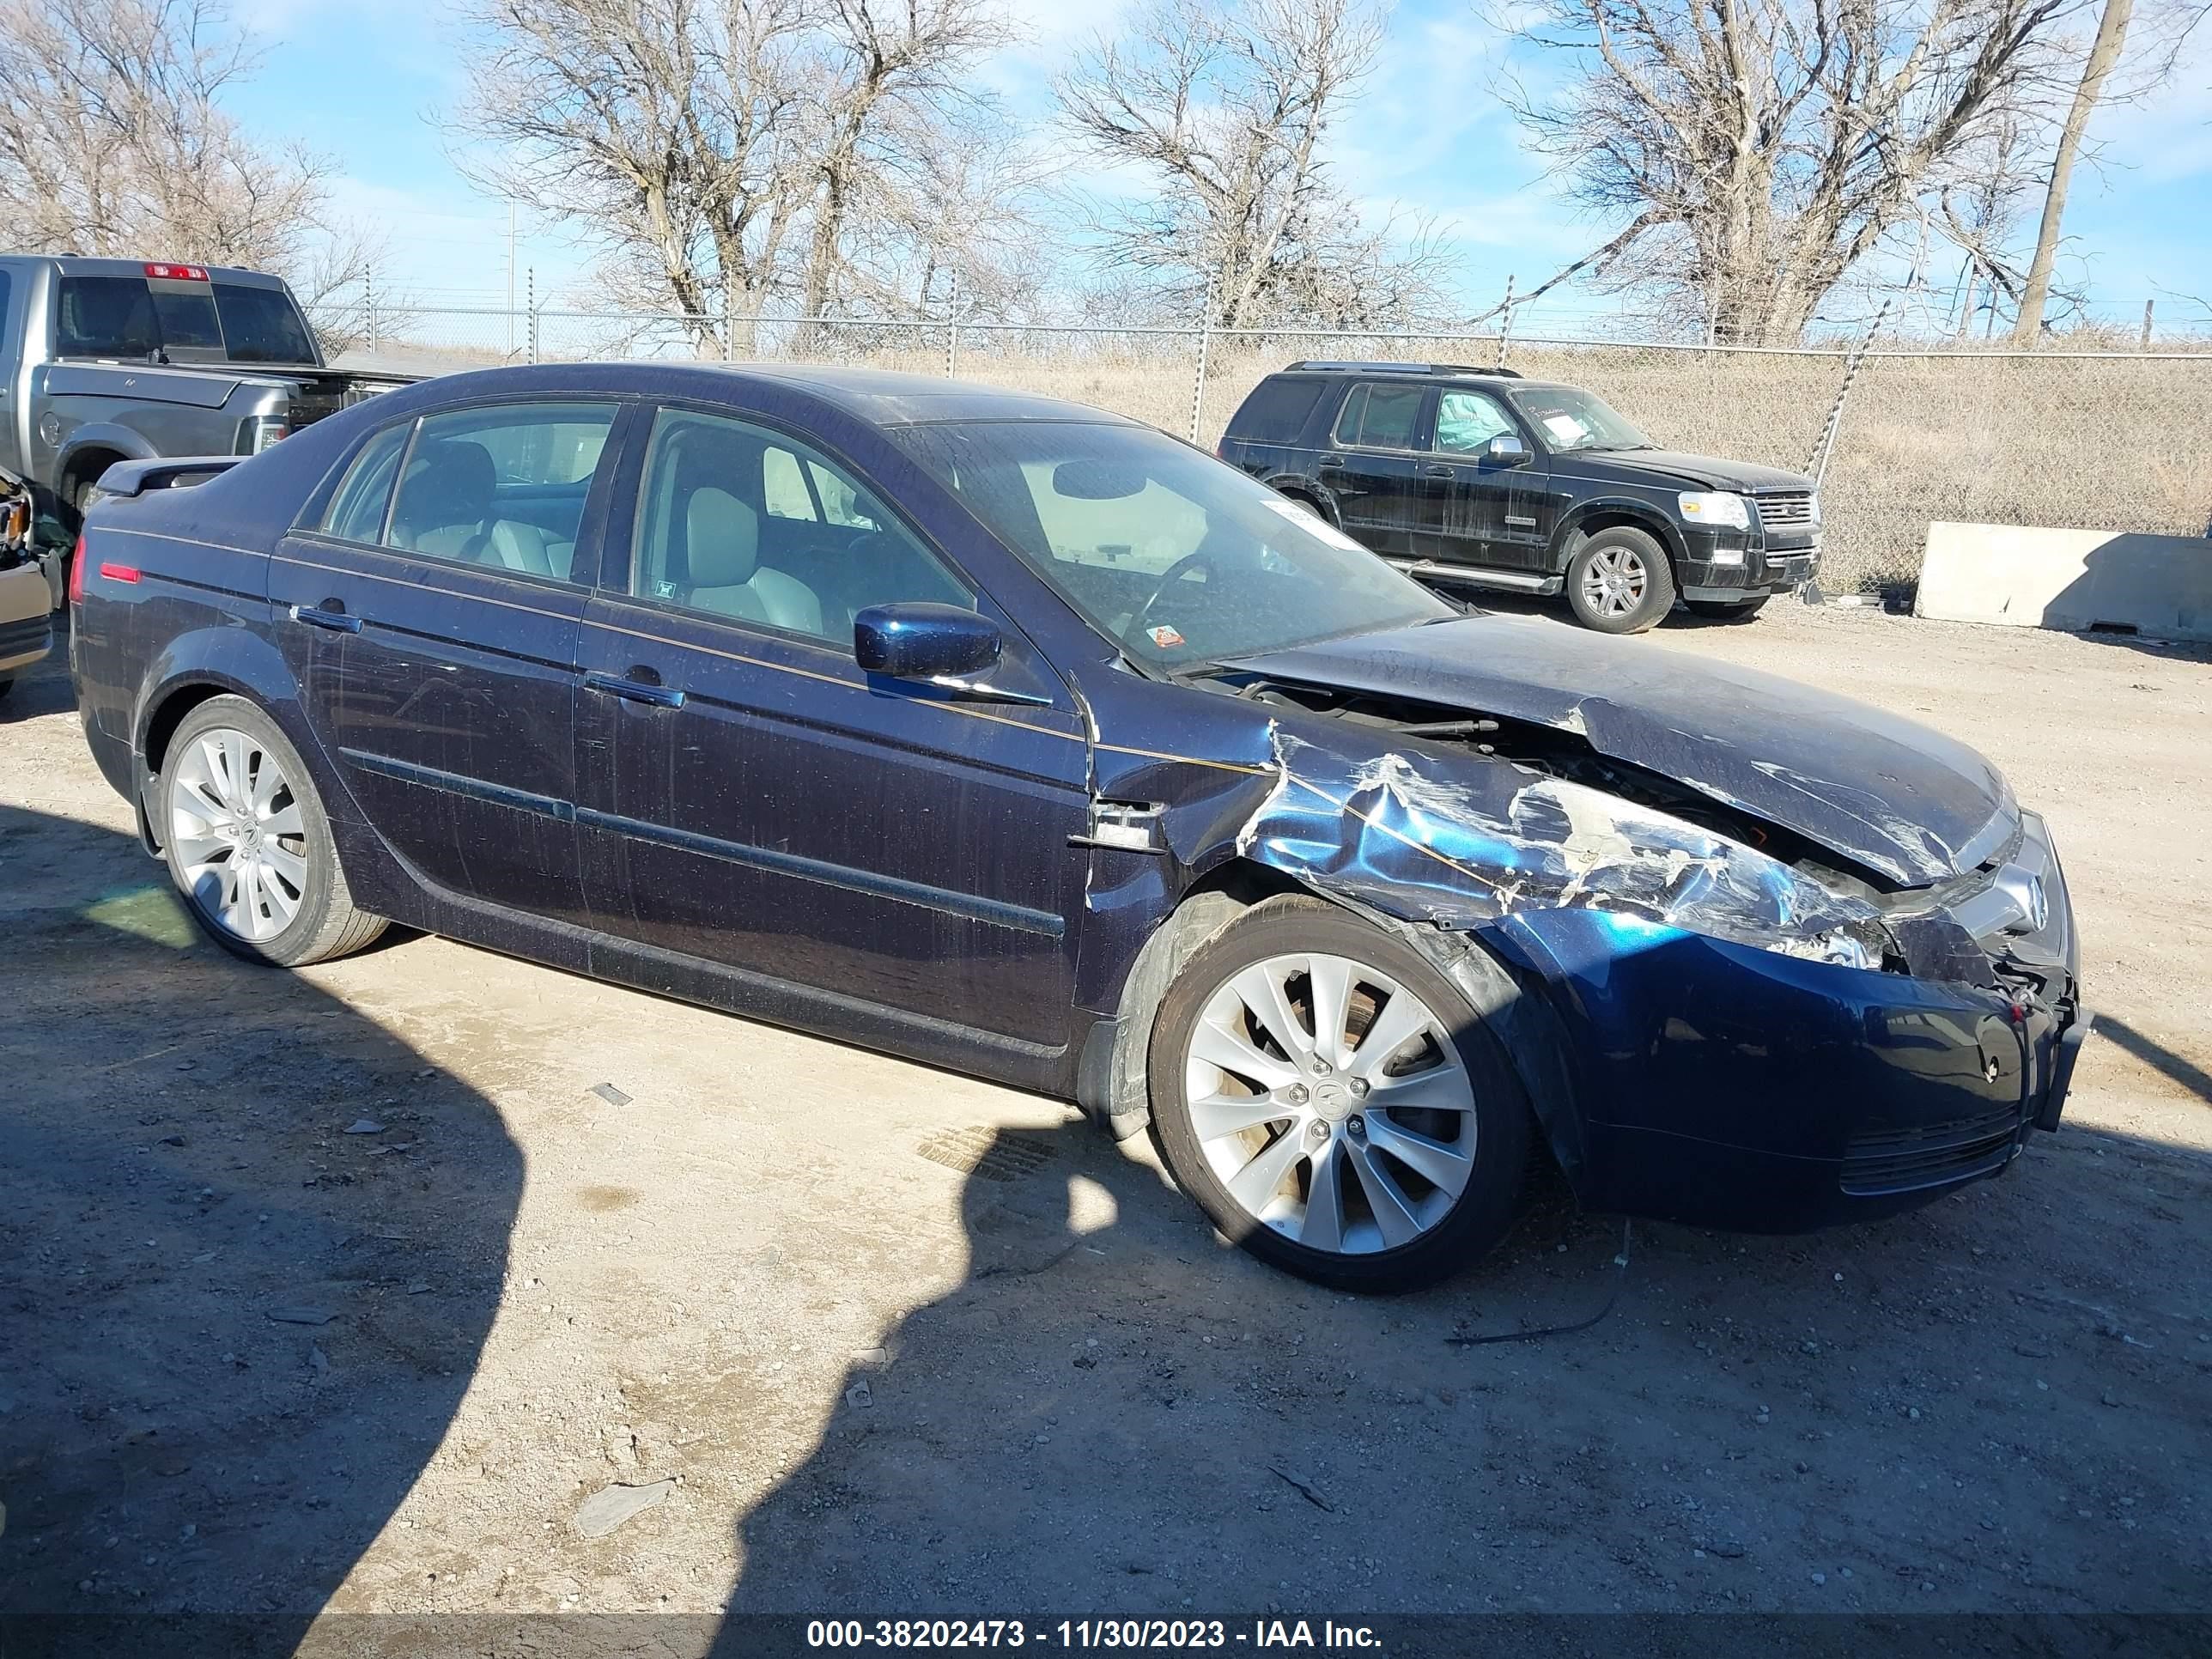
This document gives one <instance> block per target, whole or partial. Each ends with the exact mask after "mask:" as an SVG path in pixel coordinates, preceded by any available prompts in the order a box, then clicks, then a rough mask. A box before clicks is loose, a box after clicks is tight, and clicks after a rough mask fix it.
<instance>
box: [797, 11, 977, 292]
mask: <svg viewBox="0 0 2212 1659" xmlns="http://www.w3.org/2000/svg"><path fill="white" fill-rule="evenodd" d="M824 22H825V25H826V27H825V31H824V32H825V34H826V36H827V39H826V40H825V42H824V46H825V52H824V56H825V58H826V59H827V63H826V65H825V69H826V72H825V73H824V74H823V76H822V77H821V84H822V94H821V102H822V107H821V108H820V110H819V111H818V118H819V120H820V125H821V128H822V140H821V144H820V149H819V153H818V157H817V162H816V168H817V176H818V179H819V192H820V193H819V196H818V197H817V200H816V202H815V204H814V207H813V220H814V223H813V235H812V238H811V246H810V248H809V251H808V253H807V259H806V276H805V289H804V292H803V295H802V297H801V301H800V305H801V308H802V309H803V310H804V311H805V313H806V314H807V315H809V316H819V315H821V314H822V313H823V311H824V310H826V309H827V308H828V307H829V304H830V302H831V301H832V298H833V296H834V295H835V291H836V287H837V281H838V275H839V267H840V264H841V263H842V262H841V258H840V250H841V248H842V245H843V242H844V239H845V236H846V234H847V232H848V228H849V227H850V226H851V224H852V222H853V217H854V210H855V208H856V207H859V206H861V205H863V204H865V201H866V197H867V196H868V195H869V193H870V192H871V191H872V190H873V191H874V192H875V193H876V194H877V195H878V196H879V197H882V196H890V195H892V194H894V192H892V191H890V190H889V189H887V188H886V186H887V185H890V182H891V181H892V180H894V179H897V178H900V177H901V176H903V177H905V178H907V179H915V178H919V179H922V180H925V181H928V182H929V183H934V184H939V185H941V184H942V183H944V182H945V168H946V167H947V166H948V164H949V163H950V161H951V155H952V153H953V151H954V149H955V145H956V140H957V136H958V135H957V130H956V124H957V118H958V117H959V116H961V115H963V114H968V113H970V112H975V111H976V110H977V109H979V108H981V107H984V106H983V104H982V101H981V99H980V97H979V94H977V93H976V92H975V90H974V82H973V76H972V71H973V70H974V69H975V65H976V64H977V63H978V62H979V61H980V60H981V58H983V57H984V56H985V55H986V54H987V53H988V52H992V51H994V50H996V49H997V48H998V47H999V46H1003V45H1004V44H1005V43H1006V40H1008V38H1009V32H1008V29H1007V27H1006V22H1005V21H1004V19H1003V18H1002V16H1001V15H1000V14H999V12H998V11H997V10H996V9H994V7H993V6H992V5H990V4H988V3H987V0H904V4H903V5H900V4H897V3H896V0H891V3H885V0H829V10H828V14H827V15H826V17H825V19H824ZM925 193H926V191H925ZM888 205H890V210H891V211H890V220H891V221H892V222H896V221H897V220H898V218H899V217H900V213H899V208H900V207H901V206H902V205H904V204H903V203H901V202H896V201H894V202H892V203H890V204H888Z"/></svg>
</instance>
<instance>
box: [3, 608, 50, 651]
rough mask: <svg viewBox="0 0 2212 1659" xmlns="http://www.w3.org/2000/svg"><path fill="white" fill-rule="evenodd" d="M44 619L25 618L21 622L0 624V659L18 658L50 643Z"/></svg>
mask: <svg viewBox="0 0 2212 1659" xmlns="http://www.w3.org/2000/svg"><path fill="white" fill-rule="evenodd" d="M51 641H52V635H50V634H48V632H47V631H46V618H45V617H24V618H23V620H22V621H21V622H11V623H0V657H20V656H21V655H22V654H23V653H25V652H26V651H36V650H39V649H40V648H41V647H44V646H46V645H47V644H48V643H50V642H51Z"/></svg>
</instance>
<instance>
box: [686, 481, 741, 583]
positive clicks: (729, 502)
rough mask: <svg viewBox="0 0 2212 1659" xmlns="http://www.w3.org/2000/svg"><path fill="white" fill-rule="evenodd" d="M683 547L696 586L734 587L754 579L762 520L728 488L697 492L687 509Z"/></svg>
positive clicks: (695, 491) (692, 581)
mask: <svg viewBox="0 0 2212 1659" xmlns="http://www.w3.org/2000/svg"><path fill="white" fill-rule="evenodd" d="M684 550H685V551H686V553H687V554H688V556H689V558H690V564H689V567H688V568H689V570H690V578H691V586H694V587H735V586H737V585H738V583H740V582H744V581H750V580H751V579H752V574H753V566H754V563H755V562H756V561H757V558H758V556H759V553H760V519H759V516H758V515H757V514H756V513H754V512H753V510H752V508H750V507H747V506H746V505H745V504H744V502H743V501H739V500H738V498H737V497H736V496H735V495H732V494H730V492H729V491H728V490H726V489H713V488H711V487H710V488H708V489H695V490H693V491H692V492H691V501H690V505H689V506H687V507H685V508H684Z"/></svg>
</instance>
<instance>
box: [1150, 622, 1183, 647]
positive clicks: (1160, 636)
mask: <svg viewBox="0 0 2212 1659" xmlns="http://www.w3.org/2000/svg"><path fill="white" fill-rule="evenodd" d="M1145 632H1146V633H1147V634H1149V635H1152V643H1153V644H1154V645H1157V646H1158V647H1159V648H1160V649H1161V650H1163V651H1172V650H1174V649H1175V648H1176V647H1177V646H1179V645H1181V644H1182V635H1181V634H1178V633H1177V632H1176V630H1175V629H1172V628H1170V626H1168V624H1167V623H1161V624H1160V625H1159V626H1158V628H1148V629H1146V630H1145Z"/></svg>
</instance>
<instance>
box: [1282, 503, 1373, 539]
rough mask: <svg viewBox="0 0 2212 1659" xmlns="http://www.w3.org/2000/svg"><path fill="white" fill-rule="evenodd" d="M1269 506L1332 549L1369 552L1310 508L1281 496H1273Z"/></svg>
mask: <svg viewBox="0 0 2212 1659" xmlns="http://www.w3.org/2000/svg"><path fill="white" fill-rule="evenodd" d="M1267 505H1268V506H1269V507H1273V508H1274V509H1275V511H1276V512H1278V513H1281V514H1282V515H1283V516H1284V517H1285V518H1286V519H1288V520H1290V521H1291V523H1292V524H1294V525H1296V526H1297V527H1298V528H1299V529H1301V530H1303V531H1304V532H1306V533H1307V534H1308V535H1309V536H1318V537H1320V538H1322V540H1323V541H1325V542H1327V543H1328V544H1329V545H1330V546H1331V547H1340V548H1342V549H1344V550H1345V551H1346V552H1347V553H1364V552H1365V551H1367V550H1366V549H1365V548H1364V547H1362V546H1361V545H1360V544H1358V542H1355V541H1354V540H1352V538H1351V537H1349V536H1347V535H1346V534H1345V533H1344V532H1342V531H1341V530H1339V529H1338V528H1337V527H1336V526H1334V525H1333V524H1331V523H1330V522H1329V521H1328V520H1327V519H1324V518H1322V516H1321V514H1320V513H1316V512H1315V511H1313V509H1312V508H1310V507H1300V506H1299V505H1298V504H1297V502H1296V501H1285V500H1284V498H1283V497H1281V496H1280V495H1271V496H1270V498H1269V500H1268V501H1267Z"/></svg>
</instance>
